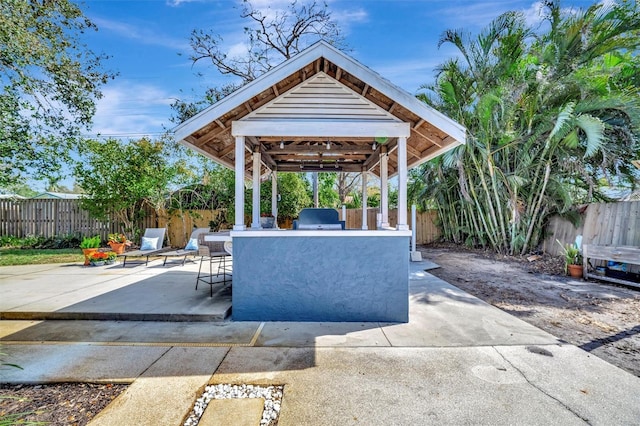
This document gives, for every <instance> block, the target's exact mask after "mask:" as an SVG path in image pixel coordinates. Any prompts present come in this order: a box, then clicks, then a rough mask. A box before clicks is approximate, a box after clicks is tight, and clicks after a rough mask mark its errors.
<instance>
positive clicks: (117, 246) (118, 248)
mask: <svg viewBox="0 0 640 426" xmlns="http://www.w3.org/2000/svg"><path fill="white" fill-rule="evenodd" d="M109 246H111V250H113V251H114V252H115V253H116V254H122V253H124V249H125V247H126V244H125V243H113V242H111V241H110V242H109Z"/></svg>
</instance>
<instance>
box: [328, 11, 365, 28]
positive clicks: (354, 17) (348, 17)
mask: <svg viewBox="0 0 640 426" xmlns="http://www.w3.org/2000/svg"><path fill="white" fill-rule="evenodd" d="M331 16H332V17H333V19H335V21H336V22H337V23H338V24H339V25H340V27H341V28H348V27H349V25H351V24H355V23H363V22H369V13H368V12H367V11H366V10H364V9H362V8H360V9H351V10H347V9H345V10H333V11H332V13H331Z"/></svg>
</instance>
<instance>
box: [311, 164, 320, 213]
mask: <svg viewBox="0 0 640 426" xmlns="http://www.w3.org/2000/svg"><path fill="white" fill-rule="evenodd" d="M311 180H312V186H313V207H314V208H316V209H317V208H318V207H320V206H319V204H320V194H319V190H318V172H313V173H311Z"/></svg>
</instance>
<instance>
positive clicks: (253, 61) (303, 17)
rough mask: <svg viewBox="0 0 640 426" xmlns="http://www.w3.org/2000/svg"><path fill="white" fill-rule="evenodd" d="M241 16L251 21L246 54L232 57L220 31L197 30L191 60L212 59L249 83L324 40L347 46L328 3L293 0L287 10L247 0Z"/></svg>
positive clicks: (247, 31)
mask: <svg viewBox="0 0 640 426" xmlns="http://www.w3.org/2000/svg"><path fill="white" fill-rule="evenodd" d="M241 17H242V18H244V19H246V20H247V21H248V25H247V26H246V27H245V28H244V32H245V34H246V36H247V53H246V55H244V56H236V57H229V56H228V54H227V52H226V51H225V48H224V47H223V46H222V43H223V39H222V37H221V36H220V35H219V34H216V33H215V32H213V31H211V30H194V31H192V32H191V37H190V44H191V47H192V49H193V55H192V56H191V60H193V62H194V63H196V62H199V61H202V60H210V61H211V63H212V64H213V65H214V66H215V67H216V68H217V69H218V71H219V72H220V73H222V74H227V75H234V76H237V77H240V78H241V79H242V83H243V84H246V83H248V82H250V81H252V80H254V79H256V78H257V77H259V76H260V75H262V74H264V73H265V72H267V71H269V70H270V69H271V68H273V67H274V66H276V65H278V64H279V63H281V62H282V61H284V60H286V59H289V58H291V57H292V56H294V55H295V54H296V53H298V52H300V51H301V50H303V49H304V48H306V47H307V46H309V45H311V44H312V43H314V42H316V41H318V40H320V39H324V40H325V41H327V42H329V43H331V44H333V45H335V46H337V47H343V46H342V45H343V37H342V34H341V32H340V29H339V28H338V25H337V24H336V22H335V21H333V20H332V18H331V12H330V11H329V8H328V6H327V3H325V2H322V3H318V2H316V1H313V2H312V3H304V2H299V1H297V0H292V1H291V3H289V5H288V6H287V8H286V9H281V10H274V9H271V8H268V9H266V10H260V9H257V8H256V7H255V6H254V5H253V4H252V3H251V1H250V0H244V2H243V7H242V13H241Z"/></svg>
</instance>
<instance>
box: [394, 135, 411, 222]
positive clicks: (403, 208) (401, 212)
mask: <svg viewBox="0 0 640 426" xmlns="http://www.w3.org/2000/svg"><path fill="white" fill-rule="evenodd" d="M396 228H397V229H398V231H406V230H408V229H409V225H408V224H407V138H406V137H399V138H398V226H397V227H396Z"/></svg>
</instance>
